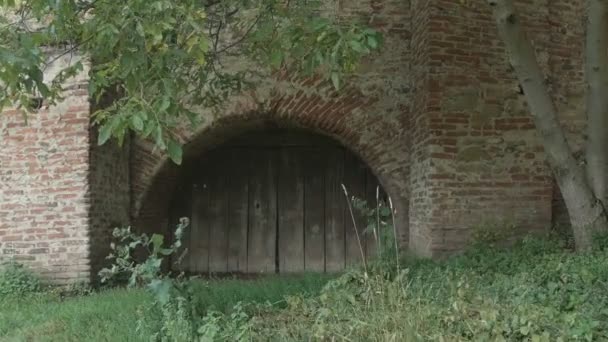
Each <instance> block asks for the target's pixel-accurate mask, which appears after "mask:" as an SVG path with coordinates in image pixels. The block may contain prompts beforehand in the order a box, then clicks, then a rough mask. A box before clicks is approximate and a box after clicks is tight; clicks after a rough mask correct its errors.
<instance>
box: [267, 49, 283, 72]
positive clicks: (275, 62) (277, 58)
mask: <svg viewBox="0 0 608 342" xmlns="http://www.w3.org/2000/svg"><path fill="white" fill-rule="evenodd" d="M282 62H283V52H282V51H281V50H274V51H272V54H271V55H270V65H271V66H272V67H274V68H279V67H280V66H281V63H282Z"/></svg>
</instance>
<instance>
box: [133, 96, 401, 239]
mask: <svg viewBox="0 0 608 342" xmlns="http://www.w3.org/2000/svg"><path fill="white" fill-rule="evenodd" d="M342 94H345V95H343V96H340V97H338V96H335V95H334V97H327V98H322V97H321V96H320V95H314V94H313V95H311V94H308V95H303V94H299V95H298V93H296V94H295V95H288V96H277V95H276V94H275V96H273V98H272V100H271V101H270V102H266V105H263V104H262V105H260V102H259V100H257V101H256V100H254V99H256V97H255V96H248V97H241V98H238V99H236V100H235V101H233V102H231V103H230V104H229V105H228V106H226V108H225V110H224V111H223V112H222V113H220V114H217V115H215V116H211V115H206V116H204V117H205V118H206V121H205V122H204V124H203V125H202V126H201V127H200V128H199V129H198V130H195V131H192V130H189V129H187V128H186V127H185V128H184V129H183V130H182V131H180V136H181V138H182V141H183V142H184V167H180V166H177V165H175V164H173V163H172V162H171V161H170V160H169V159H168V158H167V157H166V156H164V155H161V154H159V153H158V152H154V149H153V146H152V145H151V144H149V143H147V142H143V141H134V143H133V145H132V160H133V164H132V171H131V172H132V173H131V179H132V189H133V190H132V191H133V193H132V201H133V203H132V216H133V221H134V223H135V226H136V227H138V228H139V229H142V230H145V231H154V232H163V233H164V232H166V230H167V228H168V227H170V226H171V225H173V223H171V222H169V218H168V212H169V205H170V202H171V199H172V198H173V197H174V196H175V193H174V192H175V190H176V185H177V184H178V180H179V178H180V177H181V172H182V169H184V168H185V167H186V165H187V164H188V163H189V162H190V161H191V160H192V159H193V158H196V157H197V156H199V155H201V154H202V153H204V152H205V151H207V150H210V149H212V148H213V147H215V146H218V145H220V144H222V143H223V142H225V141H227V140H229V139H230V138H233V137H236V136H238V135H241V134H244V133H246V132H251V131H259V130H263V129H268V128H295V129H299V130H304V131H308V132H311V133H316V134H320V135H323V136H327V137H330V138H332V139H333V140H335V141H336V142H338V143H339V144H340V145H342V146H344V147H345V148H346V149H348V150H350V151H352V152H353V153H355V154H356V155H357V156H358V157H359V158H361V159H362V160H363V161H364V162H365V163H366V164H367V165H368V166H369V168H370V169H371V170H372V171H373V173H374V175H375V176H376V177H377V178H378V180H379V182H380V183H381V184H382V186H383V188H384V189H385V190H386V192H387V193H388V194H389V195H390V196H391V198H392V200H393V202H394V205H395V207H396V209H397V219H398V222H399V225H398V227H399V230H400V235H401V237H400V238H401V239H402V243H403V244H404V245H405V242H406V241H407V236H408V233H407V226H408V215H407V212H408V203H407V198H408V195H407V194H408V177H407V172H408V162H409V159H408V153H407V150H406V146H407V131H406V127H405V126H404V123H403V122H400V121H399V120H398V117H395V116H391V115H390V113H388V114H387V113H386V112H384V113H379V114H368V112H369V111H372V112H373V111H378V110H379V108H380V106H379V103H378V101H374V100H363V99H364V98H365V97H363V95H362V94H361V93H360V92H357V91H354V90H350V91H346V92H343V93H342ZM268 103H270V105H268Z"/></svg>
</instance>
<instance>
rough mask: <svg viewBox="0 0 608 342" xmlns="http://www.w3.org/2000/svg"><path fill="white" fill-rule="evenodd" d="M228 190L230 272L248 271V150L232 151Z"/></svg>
mask: <svg viewBox="0 0 608 342" xmlns="http://www.w3.org/2000/svg"><path fill="white" fill-rule="evenodd" d="M227 154H228V155H229V157H230V159H229V160H230V161H229V165H228V168H227V169H226V173H227V175H228V177H229V178H228V182H227V183H226V185H225V191H226V192H227V194H228V195H227V197H228V199H229V201H228V206H227V211H226V218H225V222H226V224H227V226H226V229H227V230H228V272H243V273H244V272H247V218H248V215H249V214H248V207H249V203H248V194H249V184H248V176H249V168H248V167H243V166H248V165H249V159H248V155H249V151H248V150H246V149H237V148H233V149H229V150H228V151H227Z"/></svg>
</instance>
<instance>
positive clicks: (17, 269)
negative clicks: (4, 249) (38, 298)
mask: <svg viewBox="0 0 608 342" xmlns="http://www.w3.org/2000/svg"><path fill="white" fill-rule="evenodd" d="M41 289H42V286H41V283H40V280H39V279H38V277H36V276H35V275H34V274H33V273H32V272H31V271H30V270H28V269H27V268H25V267H24V266H23V265H21V264H18V263H16V262H14V261H9V262H7V263H4V264H2V265H0V298H9V297H15V298H17V297H23V296H26V295H29V294H32V293H36V292H40V291H41Z"/></svg>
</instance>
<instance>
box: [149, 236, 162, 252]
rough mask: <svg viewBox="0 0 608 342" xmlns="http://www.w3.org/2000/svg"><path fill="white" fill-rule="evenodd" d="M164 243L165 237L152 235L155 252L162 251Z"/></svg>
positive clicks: (151, 240) (151, 239) (151, 241)
mask: <svg viewBox="0 0 608 342" xmlns="http://www.w3.org/2000/svg"><path fill="white" fill-rule="evenodd" d="M164 241H165V238H164V236H162V235H160V234H154V235H152V237H151V238H150V243H152V248H153V250H154V252H158V251H159V250H160V249H161V247H162V246H163V242H164Z"/></svg>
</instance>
